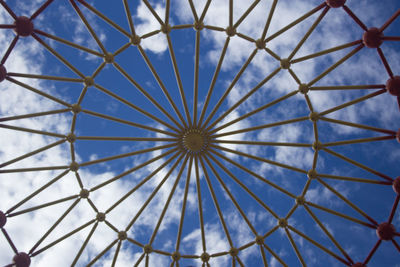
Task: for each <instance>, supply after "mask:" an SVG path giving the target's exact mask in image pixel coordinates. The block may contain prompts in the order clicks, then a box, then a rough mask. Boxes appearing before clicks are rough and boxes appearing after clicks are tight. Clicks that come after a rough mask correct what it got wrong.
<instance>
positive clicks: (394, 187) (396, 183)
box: [393, 176, 400, 195]
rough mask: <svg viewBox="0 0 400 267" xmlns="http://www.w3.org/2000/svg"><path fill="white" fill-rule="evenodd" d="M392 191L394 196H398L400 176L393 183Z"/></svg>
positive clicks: (399, 193)
mask: <svg viewBox="0 0 400 267" xmlns="http://www.w3.org/2000/svg"><path fill="white" fill-rule="evenodd" d="M393 190H394V192H395V193H396V194H398V195H400V176H399V177H397V178H396V179H395V180H394V181H393Z"/></svg>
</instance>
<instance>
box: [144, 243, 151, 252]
mask: <svg viewBox="0 0 400 267" xmlns="http://www.w3.org/2000/svg"><path fill="white" fill-rule="evenodd" d="M152 251H153V248H152V247H151V245H150V244H147V245H145V246H144V247H143V252H144V253H146V254H149V253H151V252H152Z"/></svg>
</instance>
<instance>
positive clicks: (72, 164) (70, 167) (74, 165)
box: [69, 161, 79, 172]
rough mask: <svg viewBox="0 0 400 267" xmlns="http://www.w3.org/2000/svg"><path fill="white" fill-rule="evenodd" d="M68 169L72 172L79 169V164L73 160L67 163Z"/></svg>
mask: <svg viewBox="0 0 400 267" xmlns="http://www.w3.org/2000/svg"><path fill="white" fill-rule="evenodd" d="M69 169H70V170H71V171H73V172H76V171H78V169H79V164H78V163H77V162H75V161H74V162H71V164H70V165H69Z"/></svg>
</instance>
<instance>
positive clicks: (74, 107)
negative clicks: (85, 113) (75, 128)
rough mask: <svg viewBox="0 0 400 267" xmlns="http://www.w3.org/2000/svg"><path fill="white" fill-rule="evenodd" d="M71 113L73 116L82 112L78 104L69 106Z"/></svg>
mask: <svg viewBox="0 0 400 267" xmlns="http://www.w3.org/2000/svg"><path fill="white" fill-rule="evenodd" d="M71 111H72V112H73V113H74V114H78V113H79V112H81V111H82V108H81V106H80V105H79V104H72V105H71Z"/></svg>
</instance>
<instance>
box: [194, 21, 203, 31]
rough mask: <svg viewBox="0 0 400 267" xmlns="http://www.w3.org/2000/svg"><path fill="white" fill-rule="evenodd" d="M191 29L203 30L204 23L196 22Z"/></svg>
mask: <svg viewBox="0 0 400 267" xmlns="http://www.w3.org/2000/svg"><path fill="white" fill-rule="evenodd" d="M193 28H194V29H195V30H196V31H201V30H202V29H204V23H203V22H202V21H196V22H195V23H194V24H193Z"/></svg>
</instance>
